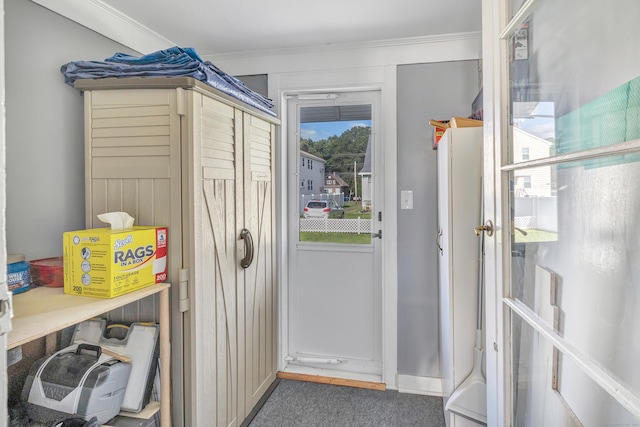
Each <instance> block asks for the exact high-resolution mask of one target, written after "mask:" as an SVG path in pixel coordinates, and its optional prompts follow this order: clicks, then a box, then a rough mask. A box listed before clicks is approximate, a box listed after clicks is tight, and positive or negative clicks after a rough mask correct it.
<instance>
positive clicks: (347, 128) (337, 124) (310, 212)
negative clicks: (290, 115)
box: [298, 104, 374, 244]
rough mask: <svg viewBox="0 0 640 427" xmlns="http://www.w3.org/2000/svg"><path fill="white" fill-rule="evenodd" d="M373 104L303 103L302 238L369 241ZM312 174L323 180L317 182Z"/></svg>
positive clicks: (301, 136) (364, 242) (300, 223)
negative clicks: (305, 181) (304, 180)
mask: <svg viewBox="0 0 640 427" xmlns="http://www.w3.org/2000/svg"><path fill="white" fill-rule="evenodd" d="M371 111H372V109H371V105H370V104H364V105H312V106H302V107H300V128H299V135H300V140H299V141H300V142H299V156H300V157H301V158H307V167H306V168H301V170H300V174H301V175H303V176H304V175H307V176H310V177H313V178H310V179H309V181H308V182H309V185H308V186H307V191H305V192H302V191H301V192H300V196H299V204H298V205H299V215H298V217H299V240H300V241H301V242H310V243H346V244H371V233H372V217H371V209H372V206H373V203H374V200H373V195H374V192H373V182H372V180H371V176H372V172H373V171H372V170H371V165H372V163H371V153H372V144H373V141H372V138H371V135H372V133H371V125H372V121H371ZM311 179H313V180H314V181H316V182H319V183H323V185H324V187H323V188H317V187H316V188H314V187H313V184H312V181H311Z"/></svg>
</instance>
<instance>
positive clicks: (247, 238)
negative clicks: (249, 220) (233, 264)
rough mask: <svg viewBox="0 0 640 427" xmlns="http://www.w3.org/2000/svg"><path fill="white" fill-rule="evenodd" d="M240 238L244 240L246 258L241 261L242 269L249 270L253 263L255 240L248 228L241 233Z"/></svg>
mask: <svg viewBox="0 0 640 427" xmlns="http://www.w3.org/2000/svg"><path fill="white" fill-rule="evenodd" d="M240 238H241V239H242V240H244V258H242V259H241V260H240V267H242V268H248V267H249V266H250V265H251V263H252V262H253V238H252V237H251V233H250V232H249V230H247V229H246V228H243V229H242V231H241V232H240Z"/></svg>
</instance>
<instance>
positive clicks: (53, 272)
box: [29, 257, 64, 288]
mask: <svg viewBox="0 0 640 427" xmlns="http://www.w3.org/2000/svg"><path fill="white" fill-rule="evenodd" d="M62 259H63V258H62V257H54V258H43V259H36V260H33V261H29V264H30V266H31V285H32V286H50V287H54V288H61V287H63V286H64V267H63V265H64V264H63V262H62Z"/></svg>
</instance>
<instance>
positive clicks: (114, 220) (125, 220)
mask: <svg viewBox="0 0 640 427" xmlns="http://www.w3.org/2000/svg"><path fill="white" fill-rule="evenodd" d="M98 219H99V220H100V221H102V222H105V223H107V224H111V229H112V230H126V229H128V228H133V222H134V221H135V218H133V217H132V216H130V215H129V214H128V213H126V212H106V213H103V214H99V215H98Z"/></svg>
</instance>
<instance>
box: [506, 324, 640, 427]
mask: <svg viewBox="0 0 640 427" xmlns="http://www.w3.org/2000/svg"><path fill="white" fill-rule="evenodd" d="M512 332H513V341H512V343H513V344H512V348H511V352H512V360H513V365H512V370H513V372H512V379H513V383H512V390H513V396H512V399H513V405H512V408H513V417H514V425H515V426H532V427H533V426H563V427H572V426H576V427H577V426H585V427H602V426H637V425H640V418H638V417H637V416H634V414H632V413H630V412H629V411H628V410H627V409H625V408H624V407H623V406H622V405H620V403H618V401H616V400H615V399H614V398H613V397H611V395H610V394H608V393H607V392H605V391H604V390H603V389H602V388H601V387H600V386H599V385H598V384H596V383H595V382H594V381H593V380H592V379H591V378H589V376H587V375H586V374H585V373H584V371H582V369H580V367H578V366H577V365H576V363H575V362H574V361H573V359H571V358H570V357H568V356H566V355H563V354H562V353H561V352H559V351H557V350H556V349H554V347H553V346H552V345H551V344H550V343H549V342H547V341H546V340H544V339H543V338H542V337H541V336H540V335H539V334H538V333H537V332H536V331H535V330H534V329H533V328H532V327H531V326H529V325H528V324H527V323H525V322H524V321H522V319H521V318H519V317H517V316H515V317H514V319H513V322H512Z"/></svg>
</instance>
